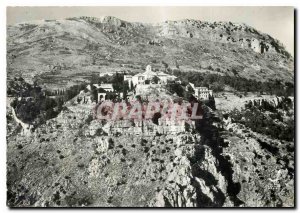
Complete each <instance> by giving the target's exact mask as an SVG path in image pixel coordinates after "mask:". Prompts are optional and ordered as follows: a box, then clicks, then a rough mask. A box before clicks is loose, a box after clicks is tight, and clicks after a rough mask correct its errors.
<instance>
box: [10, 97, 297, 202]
mask: <svg viewBox="0 0 300 213" xmlns="http://www.w3.org/2000/svg"><path fill="white" fill-rule="evenodd" d="M66 107H67V108H66V109H65V110H63V111H62V112H61V113H60V114H59V115H58V117H57V118H54V119H51V120H48V121H47V123H46V124H44V125H42V126H39V127H37V128H36V129H35V131H34V132H33V133H32V134H30V135H24V134H8V138H7V140H8V145H7V146H8V147H7V150H8V151H7V156H9V158H8V159H7V177H8V178H7V186H8V200H7V203H8V205H9V206H18V207H22V206H24V207H25V206H26V207H27V206H35V207H41V206H51V207H58V206H63V207H67V206H102V207H122V206H123V207H126V206H130V207H143V206H148V207H221V206H224V207H232V206H245V207H250V206H251V207H257V206H261V207H265V206H270V207H271V206H293V205H294V204H293V197H294V192H293V186H294V185H293V180H294V177H293V174H294V173H293V171H294V163H293V152H290V154H289V155H286V154H285V153H287V151H288V150H292V149H293V143H289V144H287V143H282V142H281V141H277V140H275V141H271V140H269V139H268V138H266V137H265V136H262V135H259V134H257V133H253V132H249V134H248V135H246V136H245V134H243V132H244V131H245V129H244V128H243V127H242V126H236V125H235V124H232V123H231V122H230V120H226V121H224V122H221V121H218V119H217V117H215V116H214V113H213V112H212V111H211V110H209V108H207V107H205V106H203V109H204V117H203V119H202V120H200V121H197V122H195V123H194V125H193V126H191V128H190V131H184V132H182V131H178V132H175V133H174V134H149V133H147V132H146V131H144V132H141V134H135V132H134V131H133V132H130V131H128V129H125V130H124V131H123V132H122V131H119V132H118V134H107V133H106V131H105V128H106V126H107V125H112V124H109V122H110V121H108V122H102V121H97V120H93V119H92V110H93V107H94V106H93V105H92V104H82V103H80V102H74V103H72V104H66ZM220 122H221V123H222V125H223V127H224V129H223V130H222V131H221V129H220V128H218V127H217V126H219V124H220ZM216 124H217V125H216ZM114 125H115V124H114ZM114 125H112V126H114ZM149 125H150V124H149ZM153 125H157V124H152V126H153ZM115 126H116V128H120V129H121V128H123V127H124V123H122V122H121V123H120V124H118V125H115ZM229 129H234V134H230V133H229V132H230V131H229ZM144 130H145V129H144ZM9 131H11V130H9ZM266 143H268V144H269V145H266ZM270 146H272V147H273V146H276V147H277V149H278V150H277V149H275V151H274V149H270ZM272 150H273V151H272ZM276 150H277V151H276Z"/></svg>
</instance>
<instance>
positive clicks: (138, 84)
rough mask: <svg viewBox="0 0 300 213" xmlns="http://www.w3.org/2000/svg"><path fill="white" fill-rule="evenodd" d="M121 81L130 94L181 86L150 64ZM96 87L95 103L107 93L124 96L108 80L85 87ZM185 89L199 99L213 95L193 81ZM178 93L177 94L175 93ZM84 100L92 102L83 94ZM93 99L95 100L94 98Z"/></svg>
mask: <svg viewBox="0 0 300 213" xmlns="http://www.w3.org/2000/svg"><path fill="white" fill-rule="evenodd" d="M113 75H114V74H113V73H101V74H99V77H106V76H110V77H111V76H113ZM123 83H124V84H126V85H128V87H127V88H128V90H130V91H132V92H131V93H130V94H131V95H140V96H143V94H146V93H149V92H150V91H151V89H153V88H156V89H159V88H164V87H166V86H167V85H168V84H174V85H177V86H182V82H181V80H180V79H178V78H177V77H176V76H174V75H170V74H167V73H164V72H162V71H159V72H154V71H152V67H151V65H147V66H146V70H145V72H142V73H138V74H135V75H126V74H124V75H123ZM93 87H94V89H96V91H97V103H98V102H101V101H103V100H107V99H109V98H108V96H107V95H108V94H114V95H115V96H117V97H119V98H120V99H123V98H124V93H123V92H118V91H115V90H114V87H113V84H112V83H108V82H102V83H98V84H91V85H88V86H87V87H86V89H87V90H88V91H92V90H93ZM185 90H186V91H192V93H191V94H192V95H193V96H194V97H195V98H197V99H199V100H208V99H209V98H210V97H213V91H212V90H209V89H208V88H207V87H195V85H194V84H193V83H190V82H189V83H188V84H187V85H185ZM177 95H178V94H177ZM84 98H85V102H86V101H88V102H92V101H93V100H92V96H90V97H88V96H85V97H84ZM94 101H95V100H94Z"/></svg>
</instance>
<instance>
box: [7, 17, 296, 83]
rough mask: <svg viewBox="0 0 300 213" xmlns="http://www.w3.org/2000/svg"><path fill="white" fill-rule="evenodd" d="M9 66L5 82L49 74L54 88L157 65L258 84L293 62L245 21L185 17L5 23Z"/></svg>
mask: <svg viewBox="0 0 300 213" xmlns="http://www.w3.org/2000/svg"><path fill="white" fill-rule="evenodd" d="M7 61H8V63H7V65H8V66H7V70H8V77H11V76H12V77H13V76H16V75H22V76H24V77H25V78H27V79H29V80H30V79H37V80H39V81H40V82H42V83H45V84H46V85H49V82H48V83H47V82H46V80H45V79H47V77H49V76H50V77H51V76H52V77H53V78H54V81H57V80H58V81H59V82H60V83H61V84H60V85H59V86H61V85H65V82H64V80H65V79H64V78H68V79H69V80H71V81H83V80H86V79H87V78H88V77H90V76H91V75H92V74H95V73H99V72H104V71H105V70H109V71H112V72H114V71H125V70H128V69H134V70H135V71H137V70H141V69H142V68H143V67H145V66H146V65H147V64H152V65H153V67H155V68H156V69H164V67H163V65H162V63H161V62H162V61H164V62H165V63H167V64H168V67H169V68H170V69H180V70H183V71H202V72H217V73H219V74H220V75H235V74H234V73H237V74H238V75H239V76H240V77H244V78H249V79H257V80H259V81H265V80H268V79H274V78H275V79H280V80H282V81H289V82H292V81H293V77H294V74H293V71H294V59H293V57H292V56H291V55H290V54H289V53H288V52H287V51H286V50H285V47H284V46H283V45H282V44H281V43H280V42H279V41H278V40H276V39H274V38H272V37H271V36H269V35H267V34H264V33H261V32H259V31H257V30H256V29H254V28H253V27H250V26H248V25H246V24H237V23H232V22H206V21H199V20H191V19H184V20H179V21H165V22H161V23H139V22H128V21H124V20H121V19H118V18H116V17H113V16H105V17H102V18H95V17H86V16H82V17H73V18H67V19H63V20H44V21H33V22H28V23H20V24H16V25H13V26H11V25H9V26H7ZM234 70H235V71H234ZM73 83H74V82H73ZM50 84H53V82H50ZM53 85H55V84H53Z"/></svg>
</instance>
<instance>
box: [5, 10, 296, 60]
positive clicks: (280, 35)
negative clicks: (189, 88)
mask: <svg viewBox="0 0 300 213" xmlns="http://www.w3.org/2000/svg"><path fill="white" fill-rule="evenodd" d="M105 15H110V16H115V17H117V18H120V19H123V20H126V21H135V22H162V21H165V20H178V19H186V18H189V19H197V20H202V21H231V22H239V23H246V24H248V25H250V26H252V27H254V28H256V29H258V30H259V31H261V32H264V33H268V34H270V35H271V36H272V37H274V38H276V39H278V40H280V41H281V42H282V43H283V44H284V45H285V47H286V48H287V50H288V51H289V52H290V53H291V54H292V55H294V8H293V7H116V6H115V7H8V8H7V23H8V24H15V23H20V22H26V21H31V20H41V19H64V18H67V17H74V16H93V17H102V16H105Z"/></svg>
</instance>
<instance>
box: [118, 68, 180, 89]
mask: <svg viewBox="0 0 300 213" xmlns="http://www.w3.org/2000/svg"><path fill="white" fill-rule="evenodd" d="M155 76H156V77H158V79H159V82H158V84H166V83H167V81H168V80H175V79H176V78H177V77H176V76H173V75H169V74H166V73H164V72H158V73H157V72H153V71H152V68H151V66H150V65H147V67H146V71H145V72H143V73H138V74H136V75H134V76H130V75H124V81H128V83H129V85H131V82H132V84H133V86H136V85H138V84H146V82H147V80H149V84H151V83H152V82H151V80H152V79H153V78H154V77H155Z"/></svg>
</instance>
